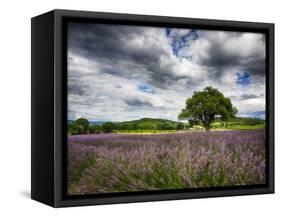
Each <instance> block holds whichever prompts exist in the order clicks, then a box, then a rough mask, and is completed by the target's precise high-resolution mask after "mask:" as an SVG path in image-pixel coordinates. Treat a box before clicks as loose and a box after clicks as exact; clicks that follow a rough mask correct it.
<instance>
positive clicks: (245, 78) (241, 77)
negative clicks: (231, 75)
mask: <svg viewBox="0 0 281 217" xmlns="http://www.w3.org/2000/svg"><path fill="white" fill-rule="evenodd" d="M236 76H237V78H236V84H238V85H249V84H250V83H251V76H250V75H249V73H248V72H242V73H240V72H238V73H236Z"/></svg>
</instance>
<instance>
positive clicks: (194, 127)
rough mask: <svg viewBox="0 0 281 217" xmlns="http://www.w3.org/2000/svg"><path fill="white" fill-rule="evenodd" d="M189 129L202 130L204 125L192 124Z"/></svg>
mask: <svg viewBox="0 0 281 217" xmlns="http://www.w3.org/2000/svg"><path fill="white" fill-rule="evenodd" d="M191 130H204V127H202V126H201V125H193V127H192V128H191Z"/></svg>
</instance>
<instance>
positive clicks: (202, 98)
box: [178, 87, 238, 131]
mask: <svg viewBox="0 0 281 217" xmlns="http://www.w3.org/2000/svg"><path fill="white" fill-rule="evenodd" d="M237 112H238V111H237V109H236V108H235V107H234V106H233V105H232V103H231V100H230V99H229V98H227V97H225V96H224V95H223V94H222V93H221V92H219V90H218V89H216V88H213V87H205V88H204V90H203V91H195V92H194V93H193V95H192V97H191V98H188V99H187V100H186V106H185V108H184V109H182V110H181V112H180V114H179V115H178V118H179V119H180V120H185V119H187V120H191V121H192V122H197V123H201V124H202V125H203V127H204V128H205V130H206V131H209V130H210V128H211V123H212V122H213V121H214V120H215V118H216V117H218V118H220V119H221V121H228V120H229V119H230V118H233V117H235V115H236V114H237Z"/></svg>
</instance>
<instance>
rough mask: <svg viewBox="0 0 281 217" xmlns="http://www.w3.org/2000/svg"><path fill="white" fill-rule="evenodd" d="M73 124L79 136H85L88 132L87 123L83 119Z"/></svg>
mask: <svg viewBox="0 0 281 217" xmlns="http://www.w3.org/2000/svg"><path fill="white" fill-rule="evenodd" d="M74 124H75V125H76V127H77V128H78V131H79V133H80V134H85V133H87V132H88V130H89V121H88V120H87V119H85V118H79V119H77V120H76V121H75V122H74Z"/></svg>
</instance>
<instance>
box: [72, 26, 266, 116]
mask: <svg viewBox="0 0 281 217" xmlns="http://www.w3.org/2000/svg"><path fill="white" fill-rule="evenodd" d="M68 29H69V32H68V119H76V118H78V117H85V118H87V119H89V120H101V121H109V120H110V121H125V120H133V119H139V118H143V117H152V118H165V119H171V120H177V115H178V113H179V112H180V110H181V109H182V108H183V107H184V104H185V100H186V99H187V98H188V97H190V96H191V95H192V93H193V92H194V91H195V90H201V89H203V88H204V87H206V86H213V87H215V88H218V89H219V90H220V91H221V92H223V94H224V95H225V96H227V97H230V98H231V100H232V102H233V104H234V105H235V106H236V107H237V108H238V110H239V115H241V116H256V117H264V112H265V38H264V35H263V34H259V33H240V32H226V31H207V30H194V29H170V28H156V27H137V26H124V25H123V26H121V25H108V24H107V25H106V24H90V23H70V24H69V28H68Z"/></svg>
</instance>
